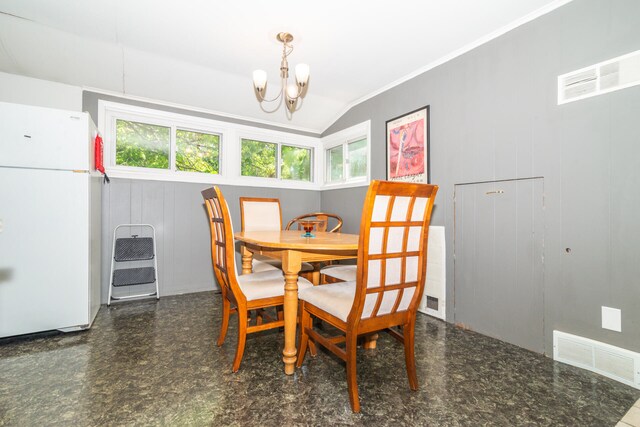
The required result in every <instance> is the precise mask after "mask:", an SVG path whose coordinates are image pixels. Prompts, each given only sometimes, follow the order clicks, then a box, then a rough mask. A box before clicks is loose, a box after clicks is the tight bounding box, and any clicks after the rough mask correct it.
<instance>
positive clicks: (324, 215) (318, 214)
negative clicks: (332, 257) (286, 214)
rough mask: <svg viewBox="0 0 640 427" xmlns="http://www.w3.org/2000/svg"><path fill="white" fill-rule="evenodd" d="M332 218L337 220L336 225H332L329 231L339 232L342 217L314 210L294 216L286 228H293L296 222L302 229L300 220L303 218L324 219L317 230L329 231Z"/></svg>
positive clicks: (299, 228)
mask: <svg viewBox="0 0 640 427" xmlns="http://www.w3.org/2000/svg"><path fill="white" fill-rule="evenodd" d="M330 218H333V219H334V220H335V222H336V225H335V226H333V227H331V229H330V230H329V232H330V233H339V232H340V229H342V218H340V217H339V216H338V215H336V214H332V213H326V212H314V213H308V214H304V215H300V216H297V217H295V218H293V219H292V220H291V221H289V223H288V224H287V226H286V227H285V230H291V227H293V225H294V224H298V230H302V227H301V225H300V223H299V222H298V221H300V220H303V219H315V220H318V221H322V222H321V223H319V224H318V226H317V227H316V230H317V231H327V228H328V227H329V219H330Z"/></svg>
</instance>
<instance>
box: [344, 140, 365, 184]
mask: <svg viewBox="0 0 640 427" xmlns="http://www.w3.org/2000/svg"><path fill="white" fill-rule="evenodd" d="M348 150H349V178H355V177H358V176H366V175H367V140H366V139H361V140H359V141H354V142H351V143H349V145H348Z"/></svg>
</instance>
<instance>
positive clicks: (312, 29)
mask: <svg viewBox="0 0 640 427" xmlns="http://www.w3.org/2000/svg"><path fill="white" fill-rule="evenodd" d="M564 3H567V0H517V1H514V0H483V1H478V0H447V1H443V0H405V1H401V2H389V1H383V0H369V1H364V0H358V1H344V0H341V1H338V0H324V1H317V2H307V1H298V2H292V1H284V0H271V1H261V0H235V1H210V0H181V1H175V0H174V1H169V0H0V12H1V13H0V71H5V72H9V73H15V74H22V75H26V76H31V77H36V78H41V79H47V80H53V81H57V82H62V83H68V84H72V85H77V86H83V87H88V88H97V89H101V90H106V91H114V92H118V93H124V94H126V95H130V96H138V97H145V98H150V99H154V100H160V101H165V102H171V103H176V104H183V105H188V106H192V107H197V108H202V109H207V110H211V111H216V112H222V113H225V114H228V115H234V116H240V117H243V118H248V119H251V120H257V121H261V122H265V121H266V122H271V123H275V124H281V125H285V126H290V127H293V128H298V129H306V130H312V131H316V132H319V131H322V130H324V129H325V128H326V127H327V126H329V125H330V124H331V123H332V122H333V121H334V120H335V119H336V118H338V117H339V116H340V115H341V114H342V113H344V112H345V111H346V110H347V109H348V108H350V107H351V106H353V105H354V104H355V103H357V102H358V101H360V100H362V99H365V98H367V97H369V96H371V95H372V94H375V93H378V92H380V91H381V90H383V89H384V88H387V87H389V86H391V85H393V84H394V83H397V82H399V81H402V80H403V79H406V78H407V77H409V76H413V75H415V74H416V73H419V72H420V71H424V70H425V69H427V68H428V67H429V66H430V65H432V64H435V63H437V62H438V61H440V60H442V59H443V58H447V57H451V56H453V55H455V53H456V52H460V51H462V50H464V49H467V48H468V47H469V46H472V45H474V44H477V43H478V42H479V41H482V40H488V39H490V38H491V37H492V36H493V35H495V34H497V33H500V32H501V31H504V29H505V28H510V27H513V26H514V25H517V24H518V23H522V22H526V21H527V20H528V19H530V18H531V17H532V16H537V15H539V14H540V13H541V12H543V11H548V10H551V9H553V8H555V7H557V6H559V5H561V4H564ZM280 31H288V32H290V33H292V34H293V35H294V37H295V40H294V41H293V45H294V47H295V50H294V52H293V53H292V54H291V56H290V57H289V61H290V65H291V66H294V65H295V64H297V63H299V62H304V63H307V64H309V65H310V67H311V79H310V85H309V89H308V94H307V96H306V98H305V99H304V105H303V106H302V108H301V110H300V111H298V112H296V113H295V114H294V115H293V118H291V119H288V118H287V117H286V115H285V113H284V109H283V108H281V109H279V110H278V111H277V112H275V113H271V114H268V113H265V112H263V111H262V110H261V109H260V107H259V105H258V103H257V101H256V98H255V96H254V93H253V89H252V83H251V74H252V71H253V70H254V69H257V68H261V69H264V70H266V71H267V73H268V74H269V93H268V95H269V96H271V95H273V91H274V90H276V89H277V88H278V87H279V81H278V69H279V64H280V54H281V45H280V44H279V43H278V42H277V41H276V39H275V35H276V34H277V33H278V32H280Z"/></svg>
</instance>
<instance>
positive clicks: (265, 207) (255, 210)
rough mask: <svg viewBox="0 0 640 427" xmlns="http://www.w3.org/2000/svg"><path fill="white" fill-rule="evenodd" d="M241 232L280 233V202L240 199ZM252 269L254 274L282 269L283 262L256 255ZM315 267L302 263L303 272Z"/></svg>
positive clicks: (262, 199) (264, 199)
mask: <svg viewBox="0 0 640 427" xmlns="http://www.w3.org/2000/svg"><path fill="white" fill-rule="evenodd" d="M240 227H241V228H240V230H241V231H280V230H282V211H281V209H280V200H278V199H272V198H266V197H240ZM252 268H253V272H254V273H258V272H261V271H267V270H274V269H279V270H280V269H281V268H282V262H281V261H280V260H277V259H273V258H269V257H266V256H264V255H259V254H254V255H253V263H252ZM311 270H313V266H312V265H311V264H309V263H306V262H305V263H302V270H301V271H303V272H304V271H311Z"/></svg>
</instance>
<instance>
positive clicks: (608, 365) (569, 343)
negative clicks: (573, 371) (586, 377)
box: [553, 331, 640, 389]
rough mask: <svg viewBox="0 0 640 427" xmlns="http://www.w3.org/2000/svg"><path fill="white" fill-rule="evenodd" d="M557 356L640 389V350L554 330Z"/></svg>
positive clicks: (568, 362)
mask: <svg viewBox="0 0 640 427" xmlns="http://www.w3.org/2000/svg"><path fill="white" fill-rule="evenodd" d="M553 359H554V360H556V361H558V362H563V363H567V364H569V365H573V366H577V367H579V368H583V369H588V370H590V371H593V372H595V373H597V374H600V375H604V376H605V377H609V378H612V379H614V380H616V381H620V382H621V383H624V384H627V385H630V386H631V387H635V388H638V389H640V353H634V352H632V351H629V350H625V349H623V348H620V347H614V346H612V345H609V344H605V343H602V342H598V341H594V340H592V339H589V338H584V337H579V336H577V335H571V334H567V333H565V332H560V331H553Z"/></svg>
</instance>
